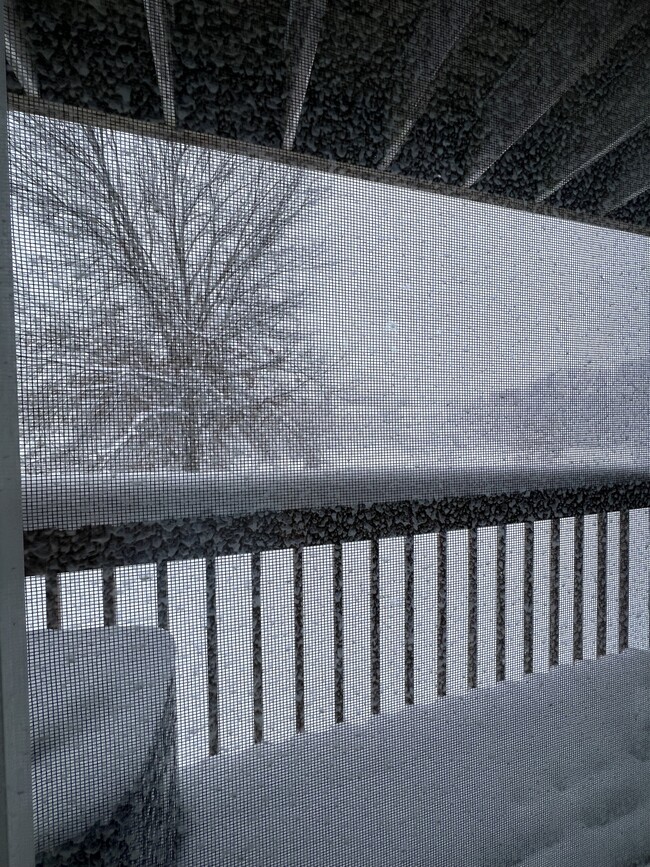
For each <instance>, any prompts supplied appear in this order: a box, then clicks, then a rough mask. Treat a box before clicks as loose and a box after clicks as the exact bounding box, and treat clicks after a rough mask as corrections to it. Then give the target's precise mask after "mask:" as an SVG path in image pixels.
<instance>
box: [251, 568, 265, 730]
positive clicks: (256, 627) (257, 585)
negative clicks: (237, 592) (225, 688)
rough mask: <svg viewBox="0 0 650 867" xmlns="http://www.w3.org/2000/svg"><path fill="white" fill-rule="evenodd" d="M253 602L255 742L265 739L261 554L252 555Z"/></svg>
mask: <svg viewBox="0 0 650 867" xmlns="http://www.w3.org/2000/svg"><path fill="white" fill-rule="evenodd" d="M251 601H252V614H253V741H254V743H256V744H261V743H262V741H263V739H264V692H263V689H264V685H263V667H262V582H261V558H260V554H259V553H256V554H251Z"/></svg>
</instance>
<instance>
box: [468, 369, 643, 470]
mask: <svg viewBox="0 0 650 867" xmlns="http://www.w3.org/2000/svg"><path fill="white" fill-rule="evenodd" d="M649 420H650V355H649V356H644V357H642V358H635V359H629V360H626V361H623V362H619V363H616V364H613V365H612V366H611V367H610V368H603V367H595V366H592V365H581V366H575V367H571V366H567V367H564V368H562V369H559V370H557V371H555V372H553V373H550V374H547V375H546V376H542V377H540V378H539V379H537V380H535V382H533V383H532V384H531V385H529V386H526V387H519V388H509V389H505V390H503V391H501V392H498V393H492V394H490V395H486V396H485V397H484V398H482V399H480V400H478V401H476V402H475V403H473V404H470V405H468V406H466V407H465V409H464V410H463V411H462V412H461V413H459V414H458V415H457V416H456V418H455V421H456V423H457V424H459V425H462V426H464V427H465V429H466V430H467V431H468V433H472V434H474V435H479V436H481V438H482V439H485V440H489V441H492V442H494V443H495V445H498V446H500V447H502V448H508V449H519V450H524V451H527V450H532V451H538V450H543V449H546V450H548V451H550V452H554V453H558V452H562V451H565V450H568V449H573V448H580V449H605V450H612V449H621V450H627V449H632V450H635V451H638V450H640V449H644V448H647V447H648V445H649V444H650V439H649V437H648V430H649Z"/></svg>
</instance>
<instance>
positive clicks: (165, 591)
mask: <svg viewBox="0 0 650 867" xmlns="http://www.w3.org/2000/svg"><path fill="white" fill-rule="evenodd" d="M168 584H169V582H168V579H167V561H166V560H163V561H162V563H158V565H157V566H156V603H157V607H158V628H159V629H169V586H168Z"/></svg>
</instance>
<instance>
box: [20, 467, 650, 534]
mask: <svg viewBox="0 0 650 867" xmlns="http://www.w3.org/2000/svg"><path fill="white" fill-rule="evenodd" d="M649 480H650V466H649V467H641V466H639V464H638V462H637V463H636V464H632V463H631V462H630V463H625V462H622V463H618V464H617V463H612V464H611V465H610V466H609V467H607V468H604V467H602V466H599V467H593V466H592V467H590V466H588V465H584V464H582V465H580V464H577V463H571V462H569V461H566V462H557V463H555V464H553V465H549V466H546V467H544V466H543V465H539V464H537V465H536V464H532V465H528V466H527V465H526V463H525V462H524V461H519V462H518V463H515V462H512V463H510V464H508V463H505V462H499V463H496V465H495V466H494V467H488V466H485V464H482V465H481V464H476V465H472V463H471V461H468V462H467V464H466V465H465V466H462V467H431V466H429V467H418V466H410V467H399V468H393V467H382V468H358V467H354V468H349V469H336V470H327V471H325V470H323V471H314V470H309V471H307V470H290V471H285V470H283V469H282V468H279V469H278V468H274V469H271V470H268V471H261V472H259V471H258V472H254V473H253V472H249V473H200V474H199V473H195V474H193V473H182V472H164V471H163V472H158V473H155V472H151V473H140V474H137V475H136V474H130V475H128V474H124V475H111V474H94V475H81V474H79V475H72V474H70V473H66V475H65V476H58V477H54V476H45V475H43V476H27V477H25V478H24V479H23V524H24V528H25V530H37V529H46V528H58V529H65V530H73V529H75V528H79V527H87V526H90V525H98V524H126V523H133V522H152V521H170V520H177V519H178V518H185V519H192V518H203V517H206V516H242V515H248V514H251V513H253V512H260V511H264V512H266V511H272V512H280V511H284V510H287V509H309V510H314V509H316V510H318V509H325V510H327V511H331V510H332V509H336V508H338V507H357V506H358V507H361V506H363V507H367V506H369V505H373V504H378V503H394V502H397V501H400V502H401V501H407V500H408V501H413V500H418V501H431V500H440V499H443V498H450V497H451V498H456V497H464V498H466V497H473V496H477V495H482V496H484V495H491V496H494V495H498V494H508V495H510V494H522V493H524V492H528V491H542V490H548V489H550V490H555V489H558V488H560V489H567V488H572V489H573V488H580V489H582V488H585V489H588V488H597V487H602V486H609V485H632V486H638V485H639V484H642V483H644V482H647V481H649ZM638 505H639V506H641V505H647V503H639V504H638ZM570 514H574V512H573V511H572V512H571V513H570Z"/></svg>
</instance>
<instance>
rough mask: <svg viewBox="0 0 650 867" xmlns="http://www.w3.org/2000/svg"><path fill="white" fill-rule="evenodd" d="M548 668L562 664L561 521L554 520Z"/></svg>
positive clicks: (550, 558) (550, 555) (550, 574)
mask: <svg viewBox="0 0 650 867" xmlns="http://www.w3.org/2000/svg"><path fill="white" fill-rule="evenodd" d="M548 571H549V580H548V667H549V668H553V667H554V666H556V665H558V664H559V662H560V521H559V518H553V519H552V521H551V534H550V541H549V569H548Z"/></svg>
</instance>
